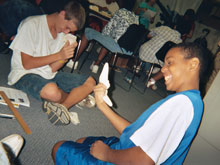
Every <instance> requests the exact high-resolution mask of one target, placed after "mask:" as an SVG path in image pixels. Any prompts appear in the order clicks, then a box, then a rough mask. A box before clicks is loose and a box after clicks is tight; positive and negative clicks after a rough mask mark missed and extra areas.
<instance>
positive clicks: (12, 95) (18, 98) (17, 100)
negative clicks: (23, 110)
mask: <svg viewBox="0 0 220 165" xmlns="http://www.w3.org/2000/svg"><path fill="white" fill-rule="evenodd" d="M0 91H3V92H4V93H5V94H6V96H7V97H8V98H9V100H11V102H12V104H14V106H15V107H16V108H17V107H18V106H19V105H24V106H27V107H30V101H29V99H28V97H27V94H26V93H24V92H22V91H21V90H17V89H14V88H7V87H0ZM0 104H6V103H5V101H4V99H3V98H2V96H1V95H0Z"/></svg>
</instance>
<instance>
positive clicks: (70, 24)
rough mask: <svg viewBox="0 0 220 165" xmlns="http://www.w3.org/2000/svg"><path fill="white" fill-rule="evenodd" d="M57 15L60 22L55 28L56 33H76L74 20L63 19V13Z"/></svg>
mask: <svg viewBox="0 0 220 165" xmlns="http://www.w3.org/2000/svg"><path fill="white" fill-rule="evenodd" d="M59 15H60V21H59V23H58V27H57V32H58V33H61V32H63V33H65V34H68V33H70V32H75V31H77V26H76V25H75V23H74V20H67V19H65V11H61V12H60V13H59Z"/></svg>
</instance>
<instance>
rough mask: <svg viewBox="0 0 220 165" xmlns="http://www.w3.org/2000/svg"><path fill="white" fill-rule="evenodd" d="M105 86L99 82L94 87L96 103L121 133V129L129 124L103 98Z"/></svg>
mask: <svg viewBox="0 0 220 165" xmlns="http://www.w3.org/2000/svg"><path fill="white" fill-rule="evenodd" d="M105 91H106V87H105V85H104V84H101V83H99V84H98V85H97V86H96V87H95V89H94V92H95V99H96V104H97V106H98V108H99V109H100V111H101V112H102V113H103V114H104V115H105V117H106V118H107V119H108V120H109V121H110V122H111V123H112V125H113V126H114V127H115V129H116V130H117V131H118V132H119V133H120V134H121V133H122V132H123V130H124V129H125V128H126V127H127V126H129V125H130V122H128V121H127V120H125V119H124V118H122V117H121V116H119V115H118V114H117V113H115V112H114V111H113V110H112V109H111V108H110V107H109V106H108V105H107V104H106V103H105V101H104V100H103V96H104V95H105Z"/></svg>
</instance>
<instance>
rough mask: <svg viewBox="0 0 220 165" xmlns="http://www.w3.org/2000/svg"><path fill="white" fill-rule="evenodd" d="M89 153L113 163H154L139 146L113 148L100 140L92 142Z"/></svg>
mask: <svg viewBox="0 0 220 165" xmlns="http://www.w3.org/2000/svg"><path fill="white" fill-rule="evenodd" d="M90 154H91V155H92V156H94V157H95V158H97V159H99V160H102V161H106V162H111V163H113V164H149V165H150V164H151V165H153V164H155V163H154V161H153V160H152V159H151V158H150V157H149V156H148V155H147V154H146V153H145V152H144V151H143V150H142V149H141V148H140V147H132V148H129V149H124V150H113V149H111V148H110V147H109V146H108V145H106V144H105V143H103V142H102V141H100V140H99V141H96V142H95V143H93V144H92V146H91V148H90Z"/></svg>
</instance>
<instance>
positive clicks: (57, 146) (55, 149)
mask: <svg viewBox="0 0 220 165" xmlns="http://www.w3.org/2000/svg"><path fill="white" fill-rule="evenodd" d="M64 142H65V141H59V142H57V143H56V144H55V145H54V146H53V149H52V153H51V155H52V158H53V161H54V162H55V160H56V153H57V150H58V148H59V147H60V146H61V145H62V144H63V143H64Z"/></svg>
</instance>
